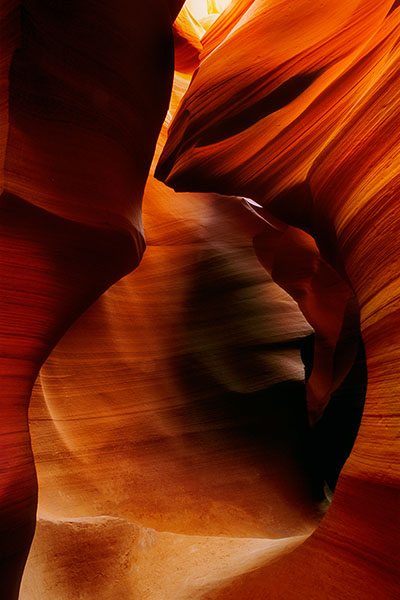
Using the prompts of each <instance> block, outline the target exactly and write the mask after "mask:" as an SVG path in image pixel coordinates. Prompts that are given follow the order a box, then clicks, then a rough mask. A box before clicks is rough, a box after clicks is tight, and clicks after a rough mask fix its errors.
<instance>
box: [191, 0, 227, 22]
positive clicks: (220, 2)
mask: <svg viewBox="0 0 400 600" xmlns="http://www.w3.org/2000/svg"><path fill="white" fill-rule="evenodd" d="M231 1H232V0H186V2H185V6H186V7H187V8H188V9H189V10H190V12H191V13H192V15H193V16H194V17H196V19H197V20H199V21H200V20H201V19H204V18H205V17H207V16H208V15H212V14H219V13H221V12H222V11H223V10H225V8H226V7H227V6H228V4H230V3H231Z"/></svg>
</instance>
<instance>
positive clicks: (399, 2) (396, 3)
mask: <svg viewBox="0 0 400 600" xmlns="http://www.w3.org/2000/svg"><path fill="white" fill-rule="evenodd" d="M399 6H400V0H395V1H394V2H393V5H392V7H391V9H390V10H389V12H388V14H387V16H389V15H390V14H391V13H392V12H394V11H395V10H396V8H399Z"/></svg>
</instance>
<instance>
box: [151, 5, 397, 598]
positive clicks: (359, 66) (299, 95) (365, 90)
mask: <svg viewBox="0 0 400 600" xmlns="http://www.w3.org/2000/svg"><path fill="white" fill-rule="evenodd" d="M284 4H285V3H282V2H272V3H268V5H267V4H265V3H263V2H253V3H252V4H251V7H250V8H249V9H248V11H247V12H246V13H245V14H244V16H242V17H241V20H239V21H237V22H236V24H235V25H234V27H233V28H232V24H231V27H230V28H229V27H228V28H227V37H226V39H223V34H222V33H221V32H220V33H219V36H218V34H217V35H216V39H217V40H218V42H219V45H218V46H217V47H216V49H215V50H214V51H213V52H212V53H211V54H210V55H208V56H206V57H205V58H204V61H203V62H202V64H201V66H200V68H199V70H198V72H197V73H196V77H195V78H194V79H193V81H192V83H191V86H190V88H189V90H188V93H187V94H186V96H185V98H184V100H183V102H182V104H181V107H180V110H179V112H178V114H177V117H176V119H175V121H174V122H173V124H172V126H171V128H170V136H169V140H168V143H167V145H166V148H165V150H164V153H163V156H162V158H161V163H160V166H159V168H158V176H160V177H162V178H163V179H166V181H167V183H170V184H171V185H172V186H174V187H175V189H178V190H199V191H200V190H201V191H206V190H207V191H218V192H220V193H225V194H226V193H229V194H235V195H243V196H246V197H250V198H253V199H255V200H256V201H257V203H259V204H260V208H259V209H258V208H256V210H257V211H258V212H259V214H260V216H262V217H264V218H266V219H267V220H268V221H269V223H270V225H269V230H266V231H265V233H264V234H263V235H262V236H261V237H260V236H258V237H257V238H256V239H255V249H256V251H257V253H258V255H259V257H260V260H261V261H262V262H263V264H265V266H266V267H267V268H269V270H271V269H274V266H273V265H274V257H277V253H276V248H277V246H276V241H275V240H276V238H277V237H278V239H280V240H284V236H288V235H289V238H288V243H286V244H285V243H284V242H283V241H282V242H281V243H282V248H283V254H282V249H281V248H278V252H279V251H280V253H281V257H280V259H279V261H278V264H277V266H276V267H275V273H276V275H275V276H276V278H277V280H278V281H279V282H280V283H281V285H283V286H284V287H285V286H286V287H287V289H288V291H289V292H290V293H291V294H292V296H293V297H294V298H295V299H296V300H297V301H298V303H299V306H300V307H301V308H302V310H303V312H304V314H305V315H306V316H307V318H308V319H309V320H310V322H312V323H313V325H314V327H315V329H316V335H317V336H318V335H319V334H321V335H322V338H323V339H325V340H326V341H327V342H328V346H331V348H332V347H333V348H334V346H335V344H334V343H333V342H334V339H333V338H331V342H329V335H328V337H327V334H328V331H327V329H326V328H327V327H328V328H330V327H332V325H334V322H335V319H337V318H339V321H338V325H340V314H341V315H342V318H343V316H345V314H346V313H343V307H344V304H342V308H340V306H341V302H342V301H340V302H339V303H338V304H337V305H336V307H334V306H333V307H332V309H330V308H329V304H327V302H326V298H325V300H324V298H323V296H321V292H322V294H324V293H325V294H326V293H328V294H329V291H332V284H334V280H335V278H336V279H337V284H334V285H339V288H337V290H338V293H339V294H341V297H342V298H343V301H344V302H345V300H346V291H345V288H346V286H348V285H350V286H351V288H352V290H354V292H355V296H356V301H357V303H358V304H359V306H360V322H361V332H362V336H363V340H364V344H365V351H366V358H367V370H368V390H367V399H366V406H365V411H364V416H363V421H362V425H361V429H360V432H359V435H358V438H357V441H356V444H355V447H354V449H353V452H352V454H351V456H350V458H349V460H348V461H347V463H346V466H345V469H344V471H343V472H342V475H341V477H340V479H339V483H338V487H337V491H336V494H335V497H334V501H333V504H332V507H331V508H330V510H329V512H328V515H327V517H326V519H325V520H324V522H323V524H322V525H321V526H320V527H319V529H318V530H317V532H316V533H315V534H314V535H313V536H312V537H311V538H310V540H308V541H307V542H306V543H305V544H304V545H303V546H302V548H301V549H299V550H297V551H295V552H293V553H292V554H291V555H290V556H289V557H288V558H287V559H284V560H282V561H280V562H278V563H276V566H275V567H272V566H271V567H268V568H266V569H264V570H262V571H259V572H256V573H255V574H254V575H252V576H248V577H245V578H242V579H241V580H238V581H235V583H233V584H231V586H230V588H228V589H226V590H224V591H223V592H218V593H215V594H210V595H207V596H206V597H207V598H210V599H211V598H221V599H222V598H224V599H225V598H232V600H233V598H238V597H240V598H251V599H252V600H253V599H254V598H265V597H266V596H268V597H269V598H282V597H285V598H299V597H307V598H320V597H321V596H322V597H333V596H340V597H341V598H351V597H354V596H355V597H357V598H369V597H371V595H377V596H378V597H385V598H386V597H392V596H395V595H396V594H397V592H398V587H397V580H396V573H397V569H398V561H397V558H398V524H399V523H398V511H397V507H398V501H399V492H398V485H399V460H398V450H399V448H398V443H396V436H397V434H398V426H399V423H398V418H397V417H396V410H395V406H394V402H395V399H396V395H397V392H398V389H399V384H398V380H399V378H398V371H399V362H398V356H397V354H398V342H397V339H396V332H397V330H398V327H399V324H398V322H397V312H398V311H397V305H398V297H399V282H398V275H397V271H398V268H397V266H396V265H397V261H398V250H397V247H396V244H397V242H396V239H397V236H396V233H395V229H396V227H397V223H398V220H399V213H398V207H397V196H398V193H399V188H398V181H399V162H398V158H397V156H398V154H399V140H398V134H397V131H398V123H397V122H398V119H399V104H398V85H397V82H398V76H399V73H398V65H399V51H400V50H399V34H400V29H399V21H400V12H399V10H398V7H397V5H396V3H395V4H394V5H393V3H392V2H378V3H376V2H374V3H372V2H368V1H365V2H360V1H356V2H354V3H351V2H350V3H349V2H347V3H343V4H341V5H340V6H338V5H337V4H336V5H335V6H333V5H329V4H328V3H326V4H324V5H323V6H319V7H318V10H316V8H315V5H314V3H311V2H303V3H296V4H295V5H294V4H293V5H290V6H289V5H287V6H284ZM246 55H247V57H252V60H251V61H250V60H249V59H247V60H246ZM224 56H225V57H226V56H230V57H231V59H230V61H229V63H227V62H226V61H225V60H224V58H223V57H224ZM233 56H235V59H234V60H232V57H233ZM276 219H278V221H276ZM271 225H274V227H271ZM288 225H289V226H290V227H289V229H286V228H287V226H288ZM293 226H295V227H300V228H302V229H304V230H305V231H306V232H308V234H311V235H312V236H313V237H314V238H315V241H316V243H317V246H318V249H319V251H320V252H321V253H322V256H323V259H320V258H318V256H317V255H319V252H318V249H317V248H316V246H314V248H315V250H312V249H311V247H310V244H311V245H312V242H308V241H307V238H304V234H302V233H300V232H297V233H296V231H294V232H293V234H289V232H290V231H292V230H293ZM274 228H275V230H280V233H277V232H276V231H273V229H274ZM293 235H294V236H295V238H297V240H296V239H293ZM302 236H303V237H302ZM290 237H291V238H292V239H290ZM307 245H308V246H309V250H308V253H309V258H308V259H306V260H304V259H303V261H302V259H301V256H302V255H303V257H305V253H306V249H307ZM285 253H286V257H285ZM312 254H314V258H312V256H311V255H312ZM271 257H272V258H271ZM299 257H300V258H299ZM310 257H311V258H310ZM278 258H279V257H278ZM282 258H283V263H282ZM320 260H322V261H323V262H322V263H321V264H322V265H323V263H324V262H325V261H327V263H329V264H330V265H331V267H333V268H334V269H335V270H336V275H335V274H334V272H333V270H332V271H331V273H332V275H330V276H328V278H326V275H325V277H324V276H323V273H322V272H321V270H320V269H318V268H317V269H315V268H311V269H310V264H312V263H313V262H314V265H315V261H317V262H318V261H320ZM293 261H295V264H299V263H300V264H302V265H303V274H302V273H301V272H300V273H299V271H298V270H297V271H294V274H293V272H291V271H290V266H289V267H288V265H290V263H292V265H293ZM285 265H286V270H288V271H289V272H288V273H285ZM307 265H308V267H307ZM323 268H324V269H325V267H323ZM282 269H283V276H282ZM304 269H305V270H304ZM307 271H308V273H307ZM318 271H319V276H321V275H322V279H321V280H320V282H322V281H323V279H325V282H324V283H325V284H328V286H327V287H326V286H325V289H324V285H322V286H319V285H318ZM272 272H273V271H272ZM310 272H311V277H310ZM327 274H328V272H327ZM302 275H305V277H304V278H303V283H304V282H306V285H305V288H304V287H303V289H301V288H300V289H299V288H298V287H297V288H296V286H294V287H293V286H292V280H293V278H294V283H295V284H296V278H297V280H301V278H302ZM329 279H331V283H329ZM340 281H342V283H340ZM346 282H347V283H346ZM340 286H341V287H342V292H340V291H339V290H340ZM343 286H344V287H343ZM290 287H292V289H290ZM343 294H344V296H343ZM351 297H352V294H351V295H350V296H348V298H350V299H351ZM333 298H334V296H333ZM331 299H332V296H331ZM338 299H339V297H338ZM310 302H311V303H310ZM345 303H346V302H345ZM352 303H353V309H352V310H350V314H351V312H353V314H354V315H355V312H356V309H355V308H354V300H353V301H352ZM321 309H322V311H321ZM330 311H331V317H330V316H329V312H330ZM354 311H355V312H354ZM324 312H325V314H324ZM346 312H347V313H348V310H347V311H346ZM321 319H322V320H321ZM332 319H333V320H332ZM350 322H353V324H354V316H353V317H352V318H351V319H350ZM343 326H344V327H345V321H344V322H343ZM334 327H335V326H334ZM345 329H347V327H345ZM337 332H338V330H337V329H336V333H335V334H334V337H336V340H338V337H337ZM332 333H333V332H332ZM331 335H332V334H331ZM339 341H340V338H339ZM328 350H329V348H328ZM336 354H337V348H336ZM328 355H329V353H328ZM331 360H332V357H331ZM335 362H336V361H335ZM315 366H316V365H315ZM334 366H335V365H334ZM336 366H337V365H336ZM322 367H323V368H322V371H321V374H320V375H321V376H322V378H323V375H324V373H325V374H326V364H325V365H322ZM335 368H336V367H335ZM334 370H335V369H334ZM311 377H312V376H311ZM309 381H311V378H310V380H309ZM330 381H331V383H333V381H332V378H331V379H330ZM322 383H323V381H322ZM320 384H321V381H320ZM309 391H310V390H309ZM313 402H315V397H314V398H313V397H312V395H311V398H310V395H309V406H310V409H311V410H312V411H313V410H315V409H316V408H317V409H318V405H317V407H316V406H315V405H314V406H313ZM324 405H325V403H324V402H323V403H322V408H323V406H324ZM318 412H319V411H318V410H317V415H318ZM310 565H311V567H312V568H310ZM289 574H290V577H289ZM372 590H373V591H372Z"/></svg>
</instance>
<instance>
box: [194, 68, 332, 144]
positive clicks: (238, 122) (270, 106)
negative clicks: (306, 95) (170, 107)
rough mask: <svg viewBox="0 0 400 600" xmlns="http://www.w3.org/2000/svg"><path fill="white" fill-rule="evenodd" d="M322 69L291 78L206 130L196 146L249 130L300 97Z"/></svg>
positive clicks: (212, 142) (215, 141) (213, 142)
mask: <svg viewBox="0 0 400 600" xmlns="http://www.w3.org/2000/svg"><path fill="white" fill-rule="evenodd" d="M322 71H323V70H322V69H319V70H317V71H313V72H312V73H300V74H298V75H294V76H293V77H290V79H288V80H287V81H285V82H284V83H282V84H281V85H280V86H279V87H277V88H276V89H275V90H274V91H273V92H271V93H270V94H268V95H267V96H265V97H263V98H261V99H260V100H258V101H257V102H255V103H254V104H252V105H251V106H249V107H248V108H246V109H244V110H242V111H241V112H239V113H237V114H235V115H232V116H231V117H229V118H228V119H222V120H221V121H218V123H216V124H215V125H213V126H212V127H211V128H210V129H208V130H206V131H205V132H204V133H203V134H201V135H200V136H199V138H198V141H197V143H196V146H198V147H202V146H208V145H209V144H216V143H217V142H220V141H221V140H225V139H226V138H229V137H232V136H234V135H237V134H238V133H241V132H242V131H244V130H245V129H248V128H249V127H251V126H252V125H254V124H255V123H257V122H258V121H260V120H261V119H264V118H265V117H267V116H268V115H271V114H272V113H274V112H277V111H278V110H280V109H281V108H284V107H285V106H287V105H288V104H290V103H291V102H293V100H295V99H296V98H297V97H298V96H300V95H301V94H302V93H303V92H305V90H306V89H307V88H309V87H310V85H311V84H312V83H314V81H315V80H316V79H317V78H318V77H319V76H320V75H321V73H322Z"/></svg>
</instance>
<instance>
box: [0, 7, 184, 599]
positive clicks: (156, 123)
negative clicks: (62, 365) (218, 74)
mask: <svg viewBox="0 0 400 600" xmlns="http://www.w3.org/2000/svg"><path fill="white" fill-rule="evenodd" d="M175 4H176V6H174V7H173V8H172V9H171V12H172V14H170V13H169V11H168V7H167V6H166V4H165V3H164V2H146V3H144V4H143V5H137V6H133V5H132V3H130V2H125V3H123V4H121V5H120V6H119V10H118V11H115V10H114V7H113V6H111V4H110V3H107V2H95V3H92V4H90V5H86V4H85V3H84V4H82V3H79V2H72V3H71V2H57V3H53V2H42V1H40V2H39V1H35V0H32V1H28V0H27V1H26V2H25V1H24V2H14V1H10V2H5V3H4V2H3V3H2V7H1V29H2V36H1V45H2V52H1V54H2V57H1V88H0V91H1V99H0V106H1V135H2V140H1V192H2V195H1V205H0V212H1V226H0V228H1V242H0V244H1V267H0V269H1V299H0V303H1V324H0V328H1V337H0V354H1V359H0V372H1V397H2V407H3V408H2V410H3V416H2V425H1V444H0V456H1V458H0V460H1V467H0V468H1V472H2V476H1V498H0V507H1V508H0V510H1V519H0V521H1V522H0V530H1V537H0V556H1V578H2V593H3V597H4V598H10V599H11V598H16V597H17V593H18V591H17V590H18V584H19V578H20V574H21V569H22V566H23V563H24V560H25V558H26V554H27V551H28V549H29V543H30V539H31V537H32V533H33V527H34V521H35V505H36V477H35V472H34V466H33V458H32V453H31V448H30V441H29V434H28V421H27V407H28V402H29V396H30V393H31V389H32V386H33V383H34V380H35V377H36V375H37V373H38V370H39V368H40V366H41V364H42V363H43V361H44V360H45V358H46V356H47V355H48V354H49V352H50V350H51V349H52V347H53V346H54V345H55V343H56V342H57V340H58V339H59V338H60V337H61V335H62V334H63V333H64V332H65V330H66V329H67V328H68V327H69V325H70V324H71V322H72V321H73V320H74V319H75V318H76V317H77V316H78V315H79V314H81V313H82V312H83V311H84V309H85V308H86V307H87V306H88V305H89V304H91V303H92V302H93V300H95V299H96V298H97V297H98V296H99V295H100V294H101V293H102V292H103V291H104V290H105V289H107V288H108V287H109V285H110V284H112V283H113V282H114V281H116V280H118V279H119V278H120V277H121V276H122V275H124V274H125V273H127V272H129V271H130V270H131V269H132V268H133V267H135V266H136V265H137V264H138V262H139V260H140V257H141V254H142V252H143V248H144V241H143V231H142V225H141V216H140V205H141V198H142V193H143V189H144V185H145V181H146V177H147V174H148V169H149V166H150V162H151V159H152V155H153V152H154V147H155V142H156V138H157V135H158V132H159V128H160V126H161V123H162V121H163V118H164V115H165V111H166V109H167V106H168V100H169V94H170V86H171V82H172V72H173V45H172V32H171V19H172V18H173V17H174V16H175V14H176V12H177V11H178V9H179V5H178V3H175ZM155 98H156V100H154V99H155Z"/></svg>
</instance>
